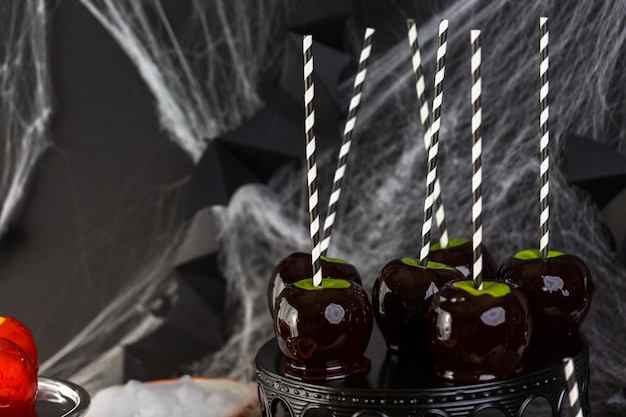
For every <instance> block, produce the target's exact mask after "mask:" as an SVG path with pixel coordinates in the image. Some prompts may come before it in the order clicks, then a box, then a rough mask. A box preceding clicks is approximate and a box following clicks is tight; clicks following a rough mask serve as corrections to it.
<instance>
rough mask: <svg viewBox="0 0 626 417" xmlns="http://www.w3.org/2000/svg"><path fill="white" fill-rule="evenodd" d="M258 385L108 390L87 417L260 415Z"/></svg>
mask: <svg viewBox="0 0 626 417" xmlns="http://www.w3.org/2000/svg"><path fill="white" fill-rule="evenodd" d="M257 404H258V400H257V396H256V384H252V383H247V382H236V381H234V380H228V379H197V380H194V379H192V378H190V377H189V376H184V377H182V378H180V379H176V380H166V381H163V382H154V383H144V382H138V381H129V382H127V383H126V384H125V385H115V386H112V387H108V388H105V389H103V390H101V391H99V392H98V393H96V395H94V397H93V399H92V402H91V406H90V407H89V413H88V414H87V417H111V416H116V417H194V416H198V417H200V416H202V417H244V416H253V415H258V414H259V410H258V405H257Z"/></svg>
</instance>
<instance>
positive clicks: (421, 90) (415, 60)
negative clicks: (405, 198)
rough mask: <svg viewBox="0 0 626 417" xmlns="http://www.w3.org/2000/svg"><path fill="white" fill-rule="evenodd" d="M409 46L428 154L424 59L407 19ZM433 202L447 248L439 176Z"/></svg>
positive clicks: (428, 112)
mask: <svg viewBox="0 0 626 417" xmlns="http://www.w3.org/2000/svg"><path fill="white" fill-rule="evenodd" d="M406 24H407V29H408V36H409V44H410V45H411V63H412V65H413V73H414V74H415V91H416V93H417V100H418V102H419V106H420V111H419V113H420V122H421V123H422V129H423V131H424V148H425V149H426V152H428V148H429V146H430V111H429V110H428V100H426V94H425V89H426V83H425V82H424V72H423V70H422V57H421V53H420V48H419V43H418V41H417V25H416V24H415V20H413V19H407V21H406ZM433 201H434V207H435V223H437V228H438V229H439V244H440V245H441V247H442V248H447V247H448V244H449V243H450V238H449V236H448V227H447V226H446V215H445V210H444V208H443V198H442V196H441V183H440V181H439V176H437V178H435V188H434V190H433Z"/></svg>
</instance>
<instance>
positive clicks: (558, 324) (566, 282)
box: [497, 249, 594, 340]
mask: <svg viewBox="0 0 626 417" xmlns="http://www.w3.org/2000/svg"><path fill="white" fill-rule="evenodd" d="M497 279H498V280H499V281H503V282H507V283H510V284H511V285H515V286H517V287H518V288H519V289H520V290H521V291H522V292H523V293H524V295H525V296H526V299H527V300H528V305H529V307H530V312H531V314H532V316H533V319H534V322H535V335H536V336H537V337H538V338H540V339H550V340H557V339H563V338H566V337H568V336H571V335H573V334H575V333H576V332H577V330H578V327H579V326H580V324H581V323H582V321H583V320H584V318H585V316H586V315H587V312H588V311H589V307H590V304H591V298H592V295H593V288H594V287H593V281H592V280H591V273H590V272H589V268H587V265H585V263H584V262H583V261H582V260H581V259H580V258H578V257H576V256H574V255H569V254H565V253H562V252H557V251H549V252H548V257H547V258H542V257H541V255H540V252H539V250H538V249H527V250H523V251H520V252H517V253H516V254H515V255H514V256H513V257H511V258H509V259H508V260H507V261H506V262H504V264H503V265H502V266H501V267H500V270H499V271H498V278H497Z"/></svg>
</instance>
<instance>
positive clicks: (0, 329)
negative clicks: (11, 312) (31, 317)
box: [0, 316, 39, 369]
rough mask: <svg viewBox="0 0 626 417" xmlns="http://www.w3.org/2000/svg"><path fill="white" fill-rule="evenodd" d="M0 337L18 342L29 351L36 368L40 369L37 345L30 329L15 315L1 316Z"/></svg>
mask: <svg viewBox="0 0 626 417" xmlns="http://www.w3.org/2000/svg"><path fill="white" fill-rule="evenodd" d="M0 337H3V338H5V339H9V340H11V341H13V342H15V343H17V344H18V345H19V346H20V347H21V348H22V349H24V350H25V351H26V353H28V356H29V357H30V359H31V360H32V361H33V365H35V369H39V362H38V360H39V358H38V356H37V345H36V344H35V339H34V338H33V334H32V333H31V331H30V329H29V328H28V327H26V325H25V324H24V323H22V322H21V321H20V320H18V319H16V318H15V317H11V316H0Z"/></svg>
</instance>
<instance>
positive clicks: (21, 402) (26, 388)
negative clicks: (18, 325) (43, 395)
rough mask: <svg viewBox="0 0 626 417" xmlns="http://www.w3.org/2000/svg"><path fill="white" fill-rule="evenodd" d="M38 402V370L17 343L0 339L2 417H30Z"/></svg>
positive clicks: (0, 405)
mask: <svg viewBox="0 0 626 417" xmlns="http://www.w3.org/2000/svg"><path fill="white" fill-rule="evenodd" d="M36 400H37V370H36V369H35V365H34V364H33V361H32V360H31V359H30V356H29V355H28V353H26V351H25V350H24V349H22V348H21V347H20V346H19V345H18V344H17V343H14V342H12V341H11V340H8V339H4V338H0V417H18V416H19V417H29V416H31V415H32V413H33V409H34V407H35V402H36Z"/></svg>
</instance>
